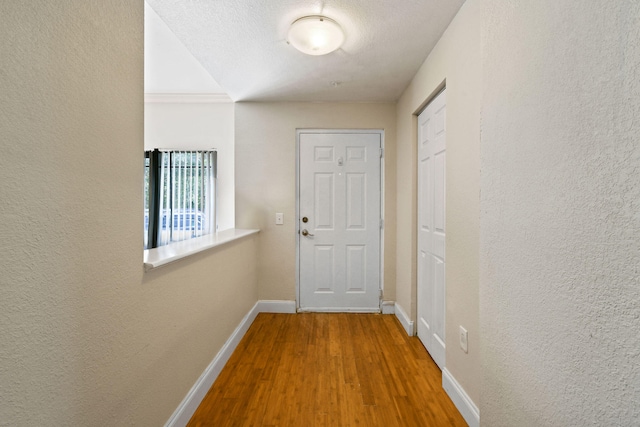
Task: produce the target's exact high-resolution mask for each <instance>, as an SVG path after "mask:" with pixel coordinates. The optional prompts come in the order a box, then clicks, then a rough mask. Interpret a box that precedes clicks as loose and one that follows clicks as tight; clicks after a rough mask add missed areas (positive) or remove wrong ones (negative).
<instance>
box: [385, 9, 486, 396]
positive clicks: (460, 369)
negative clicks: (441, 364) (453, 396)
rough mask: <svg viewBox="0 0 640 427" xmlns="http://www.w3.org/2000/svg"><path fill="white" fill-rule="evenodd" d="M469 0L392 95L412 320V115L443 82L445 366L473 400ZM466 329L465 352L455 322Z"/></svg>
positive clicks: (474, 127)
mask: <svg viewBox="0 0 640 427" xmlns="http://www.w3.org/2000/svg"><path fill="white" fill-rule="evenodd" d="M479 3H480V2H479V1H477V0H467V2H466V3H465V4H464V6H463V7H462V9H461V10H460V12H459V13H458V15H457V16H456V17H455V19H454V20H453V22H452V23H451V25H450V26H449V28H448V29H447V30H446V32H445V33H444V35H443V36H442V38H441V40H440V41H439V42H438V44H437V45H436V47H435V48H434V50H433V51H432V52H431V54H430V55H429V57H428V58H427V60H426V61H425V62H424V64H423V65H422V67H421V68H420V70H419V71H418V73H417V74H416V76H415V77H414V79H413V81H412V82H411V84H410V85H409V87H408V88H407V89H406V90H405V92H404V94H403V95H402V97H401V98H400V100H399V101H398V107H397V120H398V122H397V123H398V139H397V156H398V159H397V160H398V167H397V172H398V175H397V180H398V182H397V188H398V194H397V203H398V205H397V212H398V214H397V215H398V217H397V223H398V234H397V258H396V259H397V265H396V270H397V275H396V278H397V279H396V295H397V302H398V304H399V305H400V306H401V307H402V308H403V309H404V311H405V312H406V313H407V314H408V315H409V316H410V317H411V319H412V320H414V321H415V320H416V301H417V300H416V244H417V243H416V227H417V226H416V212H417V208H416V194H417V190H416V188H417V179H416V174H417V160H416V158H417V119H416V114H417V113H419V112H420V111H421V109H422V108H423V107H424V106H425V105H426V103H427V102H428V101H429V99H430V98H431V97H432V96H433V95H435V94H436V93H437V92H438V90H439V89H440V88H441V87H442V85H444V84H445V81H446V87H447V122H446V126H447V196H446V206H447V213H446V224H447V235H446V272H445V274H446V286H447V291H446V324H445V328H446V367H447V369H448V370H449V371H450V372H451V374H452V375H453V377H454V378H455V379H456V380H457V381H458V382H459V383H460V385H462V387H463V388H464V389H465V391H466V392H467V394H468V395H469V396H470V397H471V399H472V400H473V401H474V402H475V403H476V405H478V403H479V398H480V346H479V337H480V335H479V332H480V329H479V313H478V298H479V295H478V286H479V278H478V268H479V267H478V245H479V216H480V207H479V201H480V183H479V181H480V93H481V84H480V82H481V68H480V65H481V56H480V24H481V21H480V16H479V15H480V7H479ZM460 325H462V326H464V327H465V328H466V329H467V331H468V333H469V341H468V349H469V352H468V354H467V353H464V352H463V351H462V350H461V349H460V346H459V344H458V328H459V326H460Z"/></svg>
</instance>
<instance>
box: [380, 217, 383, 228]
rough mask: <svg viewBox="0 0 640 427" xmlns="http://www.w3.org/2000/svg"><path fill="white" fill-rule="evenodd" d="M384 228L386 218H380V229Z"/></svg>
mask: <svg viewBox="0 0 640 427" xmlns="http://www.w3.org/2000/svg"><path fill="white" fill-rule="evenodd" d="M383 229H384V219H382V218H380V230H383Z"/></svg>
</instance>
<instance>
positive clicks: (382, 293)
mask: <svg viewBox="0 0 640 427" xmlns="http://www.w3.org/2000/svg"><path fill="white" fill-rule="evenodd" d="M383 296H384V292H383V291H382V289H380V299H382V297H383Z"/></svg>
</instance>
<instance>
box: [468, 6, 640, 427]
mask: <svg viewBox="0 0 640 427" xmlns="http://www.w3.org/2000/svg"><path fill="white" fill-rule="evenodd" d="M484 6H485V7H484V11H483V12H484V19H483V46H484V47H483V76H484V77H483V78H484V83H483V109H482V143H481V147H482V154H481V158H482V197H481V221H480V225H481V239H480V240H481V246H480V253H481V264H480V265H481V292H480V295H481V299H480V312H481V325H482V365H483V383H482V399H481V411H480V412H481V419H482V423H483V424H484V425H488V426H514V425H517V426H560V425H561V426H584V425H598V426H614V425H615V426H629V425H640V404H639V402H640V281H639V274H640V213H639V212H640V142H639V139H638V135H640V121H639V120H638V118H639V117H640V44H639V43H638V40H640V3H638V2H637V1H636V0H606V1H605V0H594V1H590V2H588V3H584V2H559V1H556V0H540V1H536V2H520V1H508V0H486V1H484Z"/></svg>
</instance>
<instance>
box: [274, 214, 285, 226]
mask: <svg viewBox="0 0 640 427" xmlns="http://www.w3.org/2000/svg"><path fill="white" fill-rule="evenodd" d="M282 224H284V214H283V213H282V212H276V225H282Z"/></svg>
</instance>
